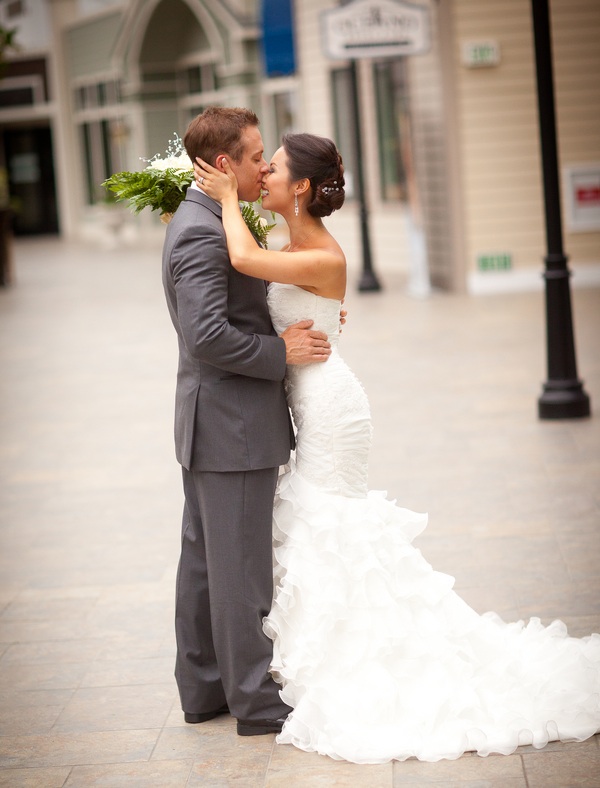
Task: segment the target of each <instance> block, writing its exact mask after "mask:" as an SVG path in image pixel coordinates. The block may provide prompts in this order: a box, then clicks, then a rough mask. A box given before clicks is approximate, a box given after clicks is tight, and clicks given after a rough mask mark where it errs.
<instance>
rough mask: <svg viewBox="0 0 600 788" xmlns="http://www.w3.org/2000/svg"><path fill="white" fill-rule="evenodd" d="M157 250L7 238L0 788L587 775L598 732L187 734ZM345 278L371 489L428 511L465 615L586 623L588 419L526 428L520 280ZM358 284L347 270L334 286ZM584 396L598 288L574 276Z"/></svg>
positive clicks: (599, 745)
mask: <svg viewBox="0 0 600 788" xmlns="http://www.w3.org/2000/svg"><path fill="white" fill-rule="evenodd" d="M159 260H160V247H159V246H157V245H156V244H154V243H148V244H147V245H146V246H145V247H140V248H138V249H136V250H134V249H133V248H122V249H120V250H117V249H114V248H103V247H102V246H101V245H96V246H94V247H91V246H89V245H88V246H84V245H81V244H76V243H70V242H64V241H58V240H48V239H40V240H33V241H24V240H21V241H18V242H17V243H16V244H15V264H14V277H15V282H14V285H13V286H12V287H10V288H6V289H4V290H2V291H0V356H1V361H2V366H1V368H2V375H1V378H0V392H1V408H0V425H1V435H2V441H1V444H0V479H1V499H0V699H1V703H0V786H11V788H13V787H17V786H35V788H40V787H43V788H46V787H47V788H54V787H56V788H58V787H59V786H65V787H66V786H69V787H70V788H73V787H74V786H140V787H143V788H146V787H147V786H157V788H170V787H171V786H173V788H179V787H180V786H203V787H204V788H212V787H213V786H215V787H216V786H228V785H239V786H244V787H248V788H254V787H255V786H269V788H280V786H285V787H286V788H292V787H293V786H299V787H304V786H311V787H312V786H319V785H323V786H353V787H354V786H365V787H366V786H374V787H376V788H379V787H380V786H401V785H413V786H424V785H430V784H431V785H438V786H444V787H449V786H471V788H475V786H477V787H478V788H483V786H495V787H497V788H500V787H502V788H511V787H513V786H514V787H515V788H516V787H517V786H522V787H525V786H528V788H553V787H556V788H566V787H567V786H569V787H571V786H594V788H598V786H600V742H599V740H598V738H599V737H595V738H593V739H591V740H589V741H587V742H583V743H581V744H566V745H563V744H552V745H549V746H548V747H547V748H546V749H544V750H542V751H535V750H533V749H532V748H528V747H522V748H520V749H519V751H518V752H517V753H515V754H514V755H511V756H508V757H501V756H498V757H493V756H492V757H489V758H479V757H477V756H471V755H467V756H464V757H462V758H460V759H459V760H457V761H441V762H439V763H420V762H417V761H406V762H402V763H393V764H385V765H381V766H356V765H353V764H347V763H340V762H334V761H332V760H329V759H327V758H324V757H320V756H317V755H308V754H306V753H303V752H299V751H297V750H295V749H294V748H292V747H285V746H277V745H275V744H274V739H273V737H272V736H265V737H253V738H240V737H238V736H237V735H236V733H235V726H234V722H233V720H231V719H230V718H223V717H221V718H218V719H217V720H215V721H214V722H210V723H207V724H205V725H202V726H197V727H195V726H186V725H185V723H184V722H183V716H182V714H181V711H180V710H179V706H178V701H177V693H176V688H175V684H174V680H173V653H174V643H173V626H172V618H173V585H174V576H175V570H176V562H177V553H178V540H179V533H178V532H179V517H180V506H181V492H180V477H179V472H178V468H177V466H176V463H175V460H174V456H173V448H172V438H171V434H172V433H171V430H172V425H171V414H172V400H173V384H174V373H175V364H176V349H175V337H174V332H173V330H172V328H171V326H170V323H169V320H168V316H167V311H166V307H165V305H164V303H163V295H162V291H161V284H160V273H159V269H160V262H159ZM381 278H382V281H383V282H384V286H385V287H384V290H383V292H381V293H377V294H375V293H373V294H358V293H357V292H356V290H355V287H354V284H353V283H351V286H350V288H349V293H348V298H347V307H348V309H349V312H350V316H349V322H348V324H347V326H346V328H345V329H344V334H343V344H342V349H343V354H344V355H345V357H346V358H347V360H348V361H349V362H350V363H351V365H352V366H353V368H354V369H355V371H356V372H357V374H358V375H359V377H360V378H361V380H362V381H363V383H364V384H365V386H366V388H367V390H368V391H369V394H370V397H371V404H372V410H373V417H374V426H375V441H374V447H373V459H372V466H371V486H372V487H374V488H377V489H387V490H388V491H389V494H390V496H392V497H395V498H397V499H398V500H399V501H400V502H401V503H402V505H404V506H407V507H409V508H413V509H416V510H419V511H428V512H429V515H430V526H429V529H428V531H427V532H426V534H424V535H423V536H422V537H420V539H419V542H418V545H419V547H421V549H422V550H423V552H424V554H425V556H426V557H427V558H428V560H429V561H430V562H431V563H432V564H433V565H434V566H435V567H436V568H438V569H440V570H442V571H445V572H448V573H450V574H452V575H454V576H455V577H456V578H457V582H456V588H457V590H458V591H459V592H460V593H461V594H462V595H463V596H464V598H465V599H466V600H467V601H468V602H469V603H470V604H471V605H472V606H473V607H475V608H476V609H477V610H479V611H481V612H483V611H485V610H487V609H495V610H497V611H498V612H499V613H500V614H501V615H502V616H503V617H505V618H510V619H514V618H521V617H529V616H531V615H539V616H541V618H542V619H543V620H544V621H546V622H548V621H550V620H551V619H552V618H555V617H559V618H562V619H563V620H565V621H566V623H567V624H568V626H569V629H570V631H571V632H572V633H573V634H575V635H585V634H587V633H589V632H591V631H600V571H599V566H600V484H599V482H600V421H599V420H598V417H597V416H593V417H592V418H591V419H585V420H574V421H560V422H540V421H539V420H538V419H537V417H536V402H537V397H538V396H539V393H540V391H541V382H542V381H543V379H544V378H545V339H544V336H545V334H544V307H543V295H542V294H541V293H535V294H532V293H529V294H519V295H502V296H492V297H479V298H472V297H468V296H454V295H444V294H435V295H433V296H432V297H431V298H429V299H427V300H423V301H420V300H413V299H411V298H409V297H408V296H407V295H406V293H405V289H404V286H403V282H402V279H401V277H399V276H398V275H396V274H394V273H393V272H392V271H385V272H381ZM355 280H356V277H355V278H354V280H353V281H355ZM573 304H574V313H575V330H576V340H577V352H578V364H579V373H580V375H581V377H582V378H583V379H584V381H585V386H586V390H587V392H588V394H590V396H591V398H592V408H593V409H594V411H596V412H597V411H598V409H599V408H600V291H598V290H576V289H574V290H573Z"/></svg>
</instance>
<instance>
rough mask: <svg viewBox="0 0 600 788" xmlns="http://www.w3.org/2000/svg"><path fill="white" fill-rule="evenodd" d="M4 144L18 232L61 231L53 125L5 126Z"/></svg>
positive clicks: (14, 223)
mask: <svg viewBox="0 0 600 788" xmlns="http://www.w3.org/2000/svg"><path fill="white" fill-rule="evenodd" d="M2 145H3V147H4V161H5V162H6V170H7V174H8V193H9V195H10V199H11V204H12V206H13V209H14V215H13V217H14V218H13V230H14V233H15V235H42V234H47V233H58V207H57V202H56V182H55V178H54V155H53V149H52V133H51V129H50V127H49V126H30V127H27V128H5V129H4V130H3V131H2Z"/></svg>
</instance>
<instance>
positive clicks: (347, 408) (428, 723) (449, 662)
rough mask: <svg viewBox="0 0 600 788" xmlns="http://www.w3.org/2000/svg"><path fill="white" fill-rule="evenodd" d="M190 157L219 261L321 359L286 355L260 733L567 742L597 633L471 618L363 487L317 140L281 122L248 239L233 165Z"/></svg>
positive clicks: (340, 188)
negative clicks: (267, 219) (275, 725)
mask: <svg viewBox="0 0 600 788" xmlns="http://www.w3.org/2000/svg"><path fill="white" fill-rule="evenodd" d="M222 166H223V169H224V173H221V172H219V171H218V170H216V169H214V168H213V167H211V166H209V165H208V164H207V163H205V162H203V161H202V160H200V159H199V160H198V164H197V165H196V177H197V180H198V182H199V183H200V184H201V188H202V189H203V190H204V191H206V192H207V194H208V195H209V196H211V197H213V198H214V199H216V200H219V201H220V202H221V203H222V206H223V224H224V227H225V231H226V234H227V244H228V248H229V254H230V257H231V263H232V265H233V266H234V267H235V268H236V269H237V270H238V271H241V272H242V273H244V274H247V275H248V276H253V277H258V278H260V279H265V280H267V281H268V282H270V283H271V284H270V285H269V292H268V303H269V310H270V313H271V318H272V322H273V325H274V326H275V328H276V330H277V332H278V333H281V332H282V331H283V330H284V329H285V328H286V327H287V326H288V325H290V324H292V323H295V322H297V321H298V320H301V319H305V318H312V319H313V320H314V326H315V328H316V329H320V330H322V331H325V332H327V334H328V337H329V340H330V342H331V347H332V354H331V357H330V358H329V360H328V361H327V362H326V363H325V364H318V365H312V366H296V367H288V370H287V377H286V391H287V397H288V403H289V406H290V409H291V411H292V415H293V417H294V422H295V424H296V427H297V430H298V435H297V448H296V452H295V457H294V458H293V459H292V461H291V463H290V466H289V469H287V470H286V472H285V474H284V475H283V476H281V478H280V481H279V486H278V490H277V495H276V500H275V507H274V525H273V527H274V556H275V570H274V571H275V592H274V600H273V606H272V609H271V612H270V613H269V615H268V617H267V618H266V619H265V621H264V628H265V631H266V632H267V634H268V635H269V636H270V637H271V638H272V640H273V662H272V665H271V672H272V674H273V676H274V677H275V679H276V680H277V681H278V682H279V683H280V684H281V687H282V689H281V696H282V699H283V700H284V701H285V702H286V703H287V704H289V705H290V706H291V707H292V708H293V711H292V713H291V714H290V715H289V717H288V718H287V721H286V723H285V725H284V727H283V730H282V732H281V734H279V736H278V738H277V741H278V742H279V743H290V744H294V745H295V746H296V747H299V748H301V749H303V750H307V751H311V752H318V753H322V754H326V755H329V756H331V757H332V758H337V759H345V760H347V761H352V762H354V763H383V762H385V761H389V760H392V759H398V760H404V759H406V758H409V757H416V758H419V759H421V760H425V761H436V760H439V759H441V758H457V757H459V756H460V755H461V754H462V753H464V752H466V751H475V752H477V753H478V754H480V755H488V754H489V753H504V754H508V753H511V752H513V751H514V750H515V749H516V748H517V747H518V746H519V745H524V744H533V746H535V747H543V746H544V745H545V744H547V743H548V742H549V741H551V740H557V739H560V740H563V741H582V740H583V739H586V738H588V737H590V736H592V735H594V733H596V732H597V731H598V730H599V729H600V635H597V634H594V635H591V636H589V637H586V638H582V639H575V638H572V637H569V636H568V634H567V631H566V627H565V625H564V624H563V623H562V622H560V621H554V622H553V623H552V624H550V626H548V627H543V626H542V625H541V623H540V620H539V619H537V618H532V619H531V620H530V621H529V623H527V624H525V623H524V622H522V621H519V622H516V623H512V624H507V623H504V622H503V621H502V620H501V619H500V618H499V617H498V616H497V615H496V614H494V613H486V614H485V615H483V616H480V615H478V614H477V613H476V612H475V611H474V610H472V609H471V608H470V607H469V606H468V605H467V604H466V603H465V602H464V601H463V600H462V599H461V598H460V597H459V596H458V595H457V594H456V593H455V592H454V591H453V590H452V586H453V582H454V580H453V578H452V577H450V576H449V575H445V574H442V573H440V572H437V571H435V570H434V569H433V568H432V567H431V566H430V565H429V564H428V563H427V561H426V560H425V559H424V558H423V556H422V555H421V552H420V551H419V550H418V549H417V548H415V547H413V546H412V544H411V543H412V540H413V539H414V538H415V536H417V535H418V534H419V533H420V532H421V531H422V530H423V529H424V528H425V526H426V516H425V515H422V514H416V513H414V512H411V511H408V510H406V509H402V508H400V507H398V506H396V505H395V503H394V502H392V501H389V500H387V499H386V498H385V495H384V494H383V493H378V492H374V491H369V490H368V489H367V471H368V452H369V446H370V442H371V422H370V415H369V405H368V401H367V397H366V395H365V393H364V391H363V389H362V387H361V385H360V383H359V381H358V380H357V379H356V377H355V376H354V374H353V373H352V371H351V370H350V369H349V368H348V366H347V365H346V364H345V363H344V361H343V360H342V358H341V356H340V355H339V351H338V340H339V313H340V301H341V299H342V298H343V296H344V291H345V286H346V262H345V257H344V253H343V251H342V249H341V248H340V246H339V244H338V243H337V241H336V240H335V239H334V238H333V237H332V235H331V234H330V233H329V232H328V230H327V229H326V227H325V226H324V224H323V222H322V217H324V216H328V215H329V214H331V212H332V211H334V210H336V209H338V208H341V206H342V204H343V202H344V170H343V166H342V161H341V158H340V156H339V154H338V152H337V150H336V148H335V145H334V144H333V142H331V141H330V140H327V139H324V138H322V137H317V136H314V135H311V134H289V135H286V136H285V137H284V138H283V146H282V147H281V148H279V150H278V151H277V152H276V153H275V155H274V156H273V159H272V161H271V163H270V168H269V173H268V174H267V175H266V176H265V179H264V192H263V206H264V208H265V209H267V210H271V211H275V212H277V213H279V214H281V215H282V216H283V217H284V219H285V221H286V222H287V224H288V227H289V231H290V243H289V244H288V246H287V247H285V248H284V249H283V250H281V251H268V250H265V249H261V248H260V247H258V246H257V244H256V242H255V240H254V238H253V237H252V236H251V234H250V232H249V231H248V230H247V228H246V226H245V224H244V221H243V219H242V217H241V214H240V210H239V205H238V196H237V183H236V180H235V175H234V174H233V172H232V171H231V169H230V168H229V166H228V164H227V161H226V159H224V160H223V165H222Z"/></svg>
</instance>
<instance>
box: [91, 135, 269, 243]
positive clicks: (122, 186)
mask: <svg viewBox="0 0 600 788" xmlns="http://www.w3.org/2000/svg"><path fill="white" fill-rule="evenodd" d="M142 161H146V162H147V166H146V168H145V169H143V170H139V171H138V172H116V173H115V174H114V175H111V177H110V178H107V180H105V181H104V182H103V184H102V185H103V186H104V187H105V188H106V189H109V190H110V191H111V192H113V193H114V194H115V195H116V199H117V200H119V201H120V200H127V201H128V202H129V204H130V205H131V208H132V209H133V211H134V213H140V211H142V210H143V209H144V208H146V207H148V206H149V207H150V208H151V209H152V210H153V211H160V218H161V220H162V221H163V222H165V223H168V222H169V221H170V219H171V216H172V215H173V214H174V213H175V211H176V210H177V208H178V207H179V203H180V202H181V201H182V200H183V198H184V197H185V193H186V190H187V188H188V186H189V185H190V183H191V182H192V181H193V180H194V167H193V165H192V162H191V160H190V157H189V156H188V155H187V153H186V151H185V148H184V147H183V142H182V140H181V138H180V137H179V136H178V135H177V134H175V136H174V138H173V139H172V140H170V142H169V145H168V147H167V150H166V155H165V156H164V157H163V156H160V155H159V154H158V153H157V154H156V155H155V156H153V157H152V158H151V159H142ZM240 210H241V212H242V216H243V217H244V221H245V222H246V225H247V226H248V229H249V230H250V232H251V233H252V234H253V235H254V236H255V237H256V238H257V239H258V240H259V241H260V243H261V244H262V245H263V246H265V247H266V245H267V235H268V234H269V232H270V231H271V230H272V229H273V227H274V226H275V223H274V222H273V224H269V223H268V222H267V220H266V219H265V218H264V217H262V216H260V215H259V214H258V213H257V211H256V210H255V208H254V205H253V203H249V202H241V203H240ZM271 216H273V214H271Z"/></svg>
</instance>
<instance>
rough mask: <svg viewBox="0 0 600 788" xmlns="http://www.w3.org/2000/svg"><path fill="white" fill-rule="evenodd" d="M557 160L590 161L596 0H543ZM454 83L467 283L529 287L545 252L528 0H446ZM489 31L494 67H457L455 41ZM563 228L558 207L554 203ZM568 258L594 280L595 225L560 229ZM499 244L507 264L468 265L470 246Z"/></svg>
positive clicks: (598, 104) (595, 111) (593, 151)
mask: <svg viewBox="0 0 600 788" xmlns="http://www.w3.org/2000/svg"><path fill="white" fill-rule="evenodd" d="M550 6H551V12H552V31H553V49H554V75H555V92H556V114H557V127H558V128H557V131H558V143H559V157H560V165H561V167H564V166H566V165H573V164H581V163H593V162H596V163H597V162H600V133H599V126H600V80H599V79H598V74H600V47H599V46H598V41H599V40H600V3H598V0H551V3H550ZM452 23H453V28H454V32H453V45H454V67H453V71H454V80H453V81H454V85H455V100H456V114H457V126H458V139H457V145H458V156H459V161H460V169H461V181H462V185H461V190H462V194H461V199H462V204H463V216H464V249H465V257H466V268H467V282H468V286H469V289H471V290H475V291H477V290H485V289H495V288H496V289H503V288H515V289H518V288H520V287H522V288H526V287H533V286H538V285H540V277H539V273H540V271H541V270H542V266H543V263H542V258H543V256H544V254H545V251H546V247H545V226H544V211H543V191H542V175H541V162H540V150H539V127H538V114H537V92H536V91H537V88H536V74H535V58H534V43H533V28H532V19H531V3H530V0H486V2H485V3H482V2H480V0H453V2H452ZM486 39H494V40H495V41H497V42H498V43H499V46H500V53H501V61H500V64H499V65H498V66H494V67H486V68H467V67H465V66H464V65H463V64H462V63H461V46H462V44H463V42H465V41H482V40H486ZM563 227H565V207H563ZM564 246H565V251H566V253H567V254H568V255H569V256H570V261H571V267H572V268H573V269H574V270H575V272H576V276H575V280H577V275H580V276H581V278H586V277H587V278H590V277H592V278H594V277H597V278H598V282H600V233H599V232H585V233H583V232H569V231H567V232H565V235H564ZM494 252H508V253H510V254H511V255H512V263H513V270H512V271H508V272H499V273H478V272H477V270H476V260H477V255H478V254H482V253H484V254H485V253H494Z"/></svg>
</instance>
